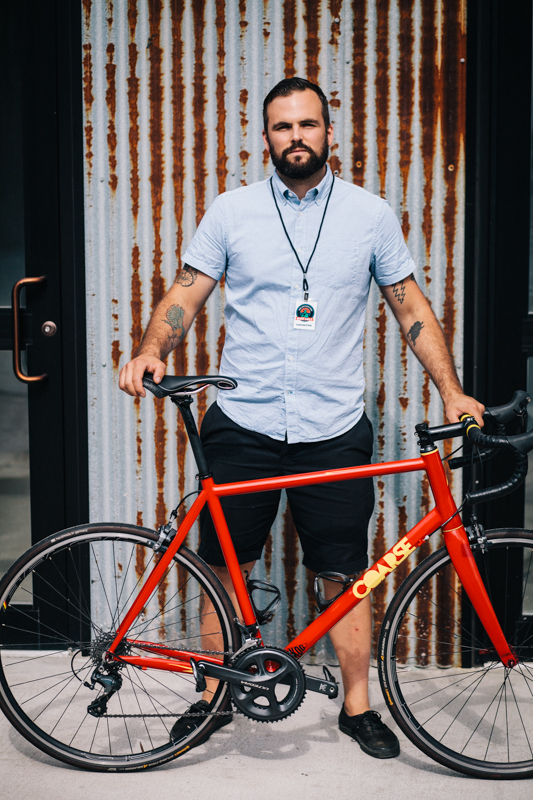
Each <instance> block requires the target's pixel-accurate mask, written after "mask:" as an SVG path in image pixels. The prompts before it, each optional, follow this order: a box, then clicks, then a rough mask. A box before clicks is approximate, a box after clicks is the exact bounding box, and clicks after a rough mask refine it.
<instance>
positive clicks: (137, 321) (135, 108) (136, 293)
mask: <svg viewBox="0 0 533 800" xmlns="http://www.w3.org/2000/svg"><path fill="white" fill-rule="evenodd" d="M136 26H137V4H136V0H128V29H129V39H130V41H129V42H128V70H129V71H128V78H127V85H128V93H127V94H128V116H129V131H128V143H129V155H130V165H131V167H130V197H131V213H132V216H133V244H132V249H131V301H130V303H131V330H130V338H131V357H132V358H133V357H134V356H135V355H136V353H137V351H138V349H139V347H140V344H141V339H142V333H143V332H142V284H141V276H140V266H141V253H140V250H139V245H138V244H137V241H136V239H137V220H138V216H139V79H138V77H137V59H138V51H137V45H136V44H135V29H136ZM133 402H134V406H133V408H134V414H135V443H136V475H137V477H138V478H139V477H140V475H141V473H142V446H143V438H142V428H141V398H140V397H136V398H135V399H134V401H133ZM141 518H142V514H141ZM137 524H139V523H137Z"/></svg>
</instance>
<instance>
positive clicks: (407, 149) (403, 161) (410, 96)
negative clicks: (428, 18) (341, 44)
mask: <svg viewBox="0 0 533 800" xmlns="http://www.w3.org/2000/svg"><path fill="white" fill-rule="evenodd" d="M413 4H414V0H402V2H401V3H400V34H399V43H400V64H399V71H398V96H399V106H400V108H399V111H400V173H401V176H402V230H403V235H404V236H405V238H406V239H407V238H408V236H409V231H410V224H409V211H408V210H407V190H408V188H409V170H410V167H411V160H412V134H411V126H412V122H413V110H414V87H415V81H414V75H413Z"/></svg>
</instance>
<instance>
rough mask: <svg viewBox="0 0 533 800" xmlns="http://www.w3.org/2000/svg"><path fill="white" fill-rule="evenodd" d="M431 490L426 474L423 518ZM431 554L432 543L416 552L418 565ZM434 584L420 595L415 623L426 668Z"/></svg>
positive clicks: (419, 657) (420, 658)
mask: <svg viewBox="0 0 533 800" xmlns="http://www.w3.org/2000/svg"><path fill="white" fill-rule="evenodd" d="M430 494H431V492H430V488H429V480H428V477H427V475H426V474H424V475H423V477H422V493H421V498H420V511H421V514H422V516H425V515H426V514H429V510H430ZM429 553H430V542H429V541H428V542H424V544H423V545H422V546H421V547H419V548H418V550H417V552H416V563H417V565H418V564H420V563H421V562H422V561H423V560H424V559H425V558H427V556H428V555H429ZM432 600H433V582H430V583H427V584H426V586H425V589H424V591H423V592H421V593H420V594H419V595H418V600H417V619H415V621H414V626H415V631H416V655H417V663H418V664H420V665H421V666H426V665H427V664H429V662H430V656H431V651H430V643H429V638H430V634H431V617H432V614H433V608H434V606H433V602H432Z"/></svg>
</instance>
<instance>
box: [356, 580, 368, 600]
mask: <svg viewBox="0 0 533 800" xmlns="http://www.w3.org/2000/svg"><path fill="white" fill-rule="evenodd" d="M360 589H362V591H359V590H360ZM352 592H353V593H354V595H355V596H356V597H360V598H361V597H366V596H367V594H369V593H370V587H368V586H366V585H365V582H364V581H356V582H355V583H354V585H353V589H352Z"/></svg>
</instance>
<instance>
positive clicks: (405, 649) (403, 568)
mask: <svg viewBox="0 0 533 800" xmlns="http://www.w3.org/2000/svg"><path fill="white" fill-rule="evenodd" d="M406 500H407V497H404V498H403V499H402V505H400V506H398V539H403V537H404V536H405V535H406V534H407V532H408V527H407V511H406V509H405V502H406ZM410 566H411V565H410V564H409V563H408V562H407V561H403V562H402V563H401V564H400V566H399V567H397V568H396V569H395V570H394V577H393V585H394V591H395V592H396V591H398V589H399V587H400V585H401V583H402V582H403V581H404V580H405V579H406V577H407V576H408V574H409V572H410ZM396 655H397V658H398V659H399V660H400V661H404V662H405V660H406V658H407V656H408V655H409V639H408V638H407V637H405V636H402V637H400V638H398V642H397V645H396Z"/></svg>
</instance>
